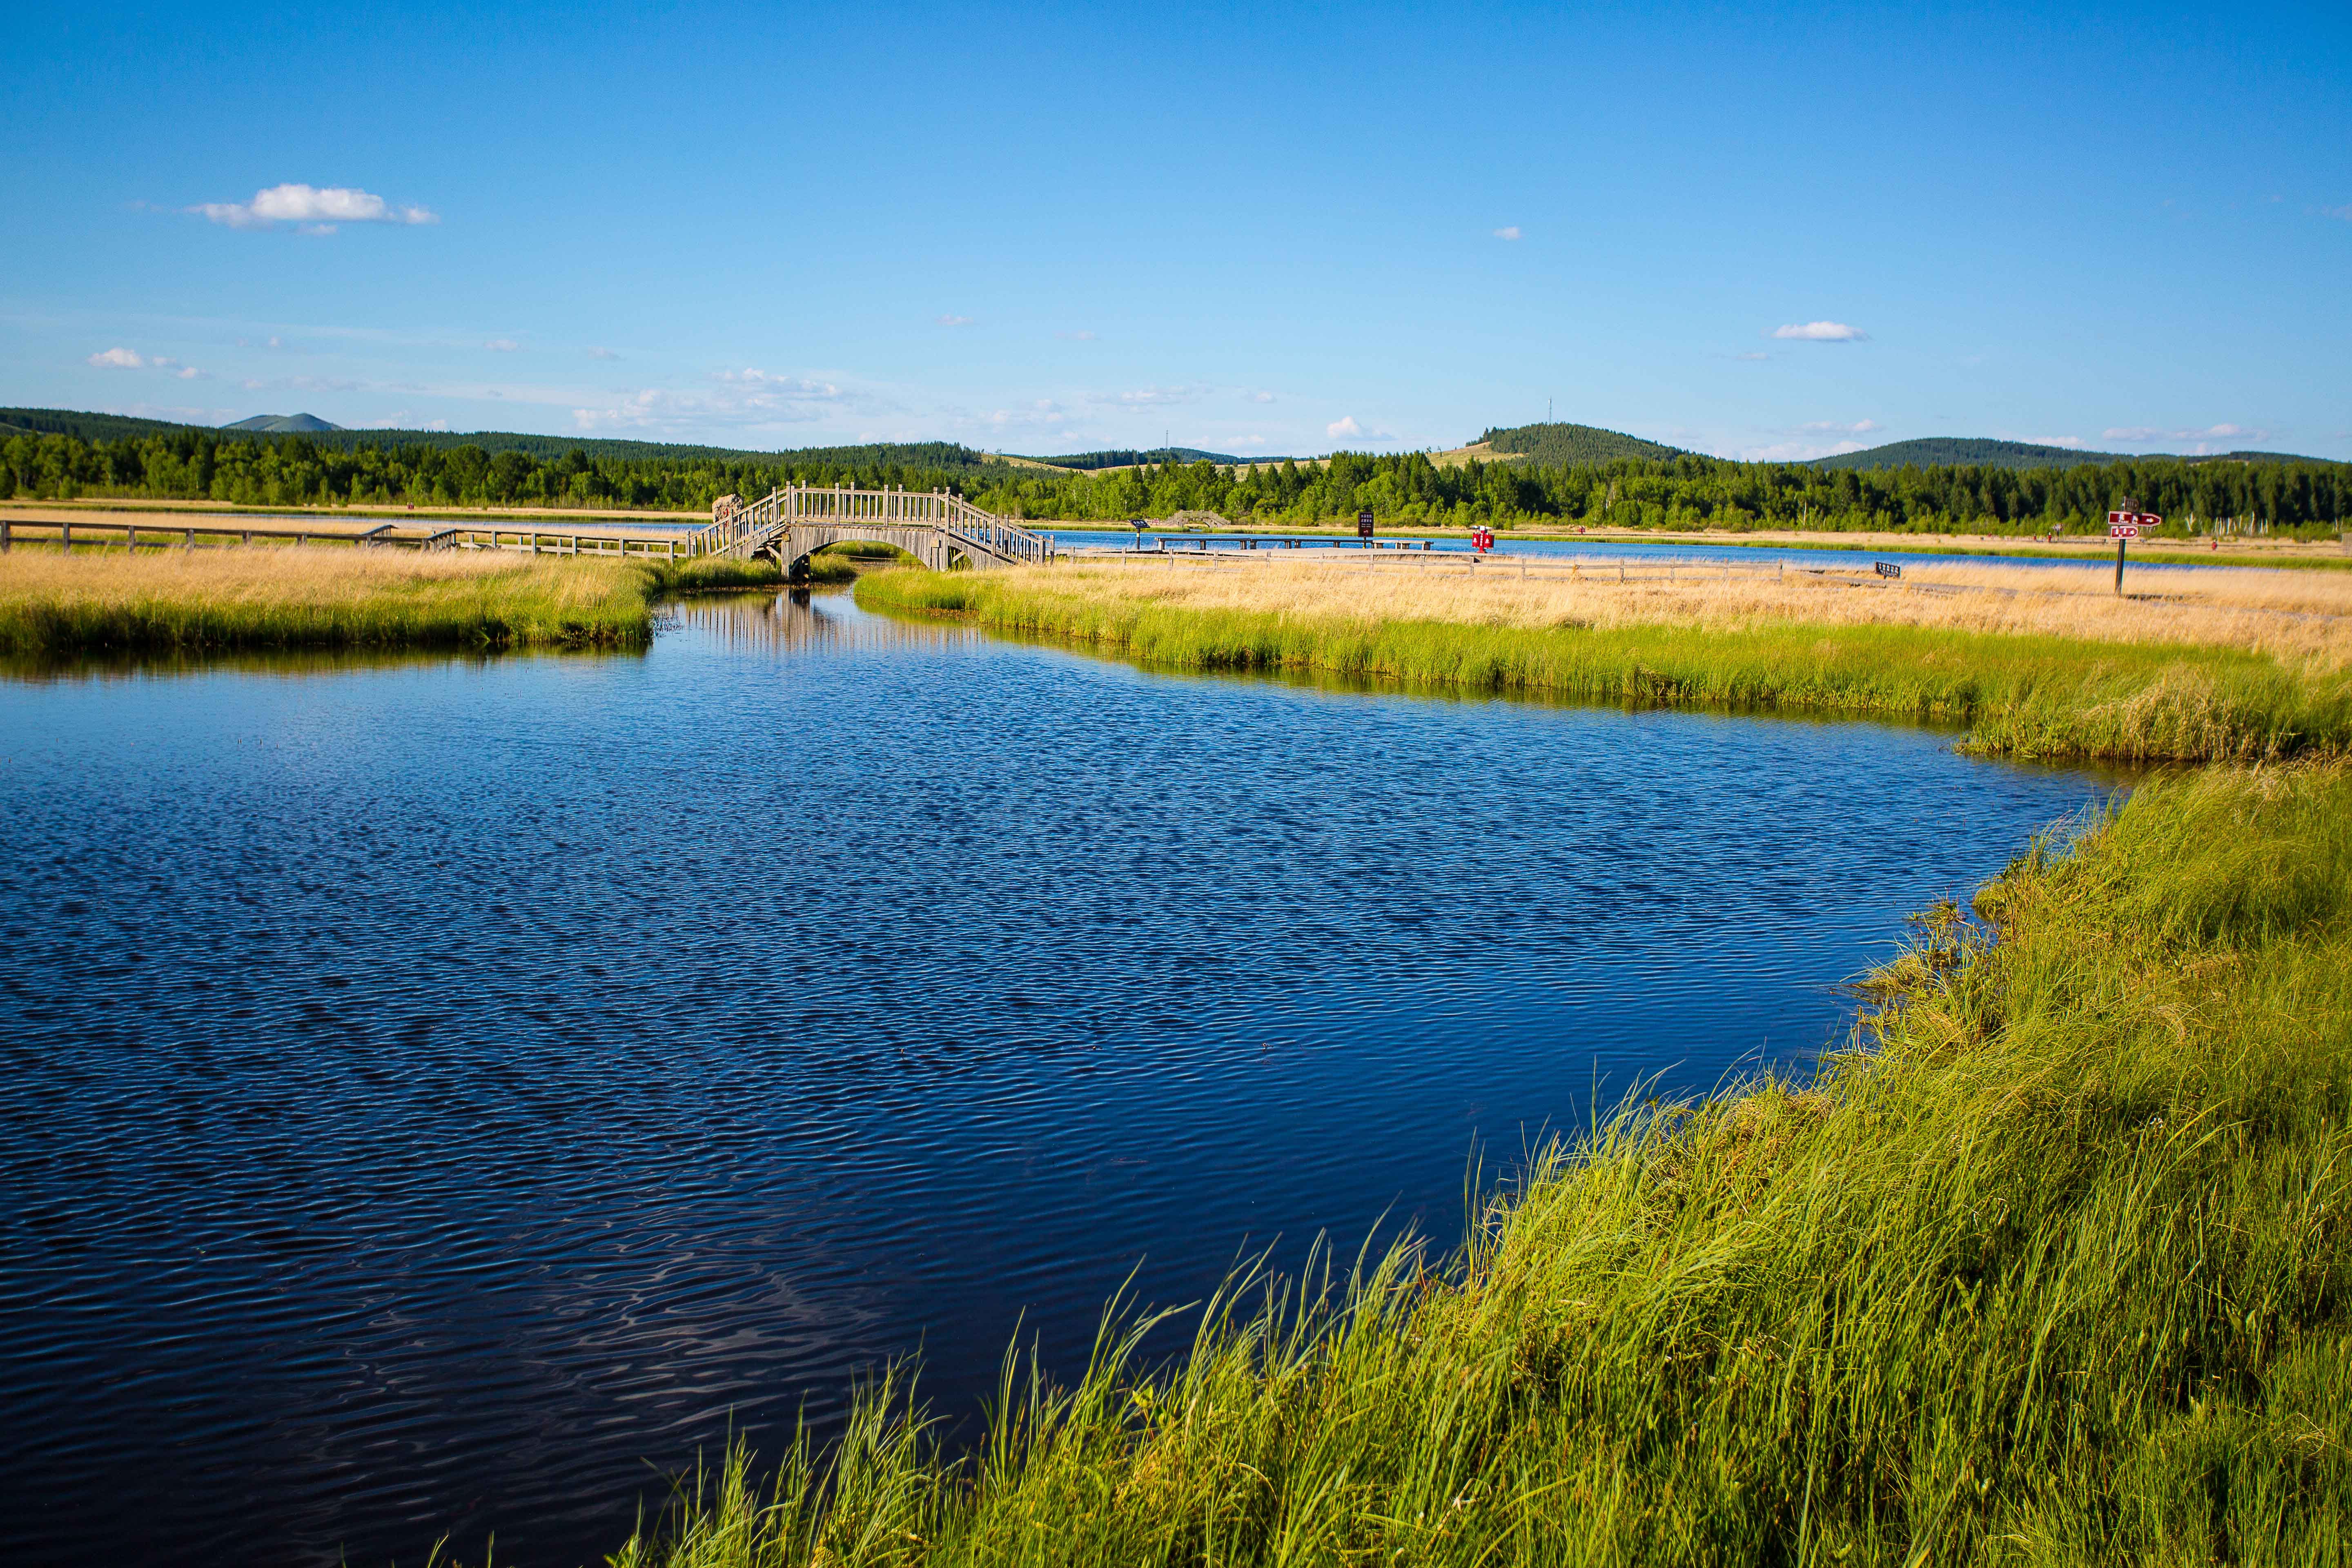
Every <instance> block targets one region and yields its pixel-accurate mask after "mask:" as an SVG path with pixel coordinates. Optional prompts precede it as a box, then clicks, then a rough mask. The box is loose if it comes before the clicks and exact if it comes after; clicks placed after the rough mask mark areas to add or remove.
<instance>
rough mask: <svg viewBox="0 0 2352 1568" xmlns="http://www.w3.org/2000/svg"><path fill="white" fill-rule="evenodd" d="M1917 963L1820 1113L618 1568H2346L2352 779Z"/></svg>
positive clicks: (1604, 1149) (2064, 892)
mask: <svg viewBox="0 0 2352 1568" xmlns="http://www.w3.org/2000/svg"><path fill="white" fill-rule="evenodd" d="M1979 903H1980V904H1981V906H1982V908H1983V909H1984V910H1985V911H1986V912H1987V913H1988V914H1989V915H1990V917H1991V920H1992V921H1993V927H1994V929H1995V930H1996V931H1997V933H1998V940H1997V941H1996V940H1992V939H1991V934H1990V932H1988V931H1986V930H1985V929H1984V928H1982V927H1980V926H1979V925H1977V924H1976V923H1975V922H1973V921H1968V920H1966V919H1964V918H1963V917H1962V916H1961V914H1960V912H1959V911H1958V910H1955V909H1950V908H1947V909H1946V910H1942V911H1941V912H1940V913H1939V914H1937V915H1936V916H1934V917H1932V918H1930V919H1928V920H1927V921H1924V922H1923V924H1922V927H1921V930H1920V932H1919V936H1918V940H1917V943H1916V946H1915V948H1914V949H1913V951H1912V952H1910V953H1908V954H1906V956H1905V958H1904V959H1903V960H1902V961H1899V962H1898V963H1895V964H1893V965H1890V966H1889V967H1888V969H1887V970H1886V971H1885V972H1883V973H1882V974H1881V975H1880V976H1879V977H1878V981H1879V984H1877V986H1876V988H1875V990H1876V996H1877V1001H1876V1004H1875V1005H1874V1006H1873V1007H1872V1008H1871V1009H1870V1010H1869V1011H1868V1012H1867V1013H1866V1014H1865V1016H1864V1018H1863V1020H1862V1021H1861V1023H1860V1024H1859V1025H1858V1026H1857V1028H1856V1037H1855V1039H1854V1041H1853V1047H1852V1048H1850V1049H1849V1050H1847V1051H1846V1052H1844V1053H1843V1054H1842V1055H1839V1056H1837V1057H1835V1058H1832V1060H1830V1061H1829V1062H1828V1063H1827V1064H1826V1065H1825V1067H1824V1068H1823V1069H1822V1071H1821V1072H1820V1073H1819V1074H1818V1075H1817V1076H1816V1077H1814V1078H1813V1079H1811V1080H1810V1081H1802V1082H1801V1081H1797V1080H1791V1079H1780V1078H1773V1077H1767V1078H1760V1079H1757V1080H1755V1081H1753V1082H1751V1083H1748V1084H1747V1085H1745V1086H1743V1087H1741V1088H1739V1089H1737V1090H1735V1091H1732V1092H1728V1093H1726V1094H1723V1095H1720V1096H1717V1097H1716V1098H1713V1099H1709V1100H1705V1101H1702V1102H1697V1103H1688V1104H1675V1105H1670V1106H1654V1105H1635V1106H1629V1107H1627V1108H1626V1109H1625V1110H1622V1111H1621V1112H1619V1113H1618V1114H1617V1115H1615V1116H1614V1117H1613V1118H1611V1119H1608V1120H1606V1121H1604V1122H1603V1123H1602V1124H1601V1125H1600V1126H1599V1127H1597V1128H1596V1129H1594V1130H1593V1131H1591V1133H1590V1134H1588V1135H1587V1136H1584V1137H1582V1138H1580V1139H1577V1140H1574V1141H1571V1142H1562V1143H1559V1144H1558V1145H1556V1146H1554V1147H1552V1148H1551V1149H1549V1150H1548V1151H1547V1152H1544V1153H1543V1154H1542V1155H1541V1156H1540V1157H1539V1158H1538V1159H1536V1160H1535V1162H1534V1163H1533V1165H1532V1167H1531V1168H1530V1169H1529V1170H1528V1172H1527V1173H1525V1176H1524V1178H1523V1179H1522V1180H1521V1181H1519V1182H1518V1183H1517V1184H1515V1186H1514V1187H1513V1188H1512V1189H1511V1190H1509V1191H1507V1192H1504V1193H1500V1194H1496V1195H1495V1196H1493V1198H1492V1199H1491V1200H1490V1201H1489V1202H1488V1204H1487V1205H1486V1207H1485V1209H1484V1211H1483V1212H1482V1213H1481V1214H1480V1215H1478V1216H1477V1219H1476V1223H1475V1225H1474V1226H1473V1227H1472V1230H1471V1235H1470V1237H1469V1240H1468V1242H1467V1244H1466V1245H1465V1247H1464V1248H1462V1249H1461V1250H1460V1251H1458V1252H1455V1253H1453V1254H1451V1255H1447V1256H1444V1257H1439V1256H1436V1255H1434V1254H1433V1252H1432V1251H1431V1249H1429V1248H1428V1247H1425V1246H1421V1245H1415V1244H1412V1243H1410V1242H1408V1243H1404V1244H1401V1245H1399V1246H1397V1247H1392V1248H1391V1249H1390V1250H1388V1251H1387V1252H1386V1253H1385V1254H1384V1255H1382V1256H1380V1257H1378V1258H1374V1259H1371V1260H1370V1261H1369V1262H1367V1263H1363V1264H1360V1266H1359V1267H1358V1268H1356V1269H1355V1270H1354V1271H1352V1272H1351V1273H1350V1274H1349V1276H1348V1277H1347V1278H1346V1279H1340V1280H1333V1279H1329V1278H1328V1275H1327V1276H1324V1277H1320V1278H1315V1279H1310V1280H1309V1281H1308V1282H1307V1283H1306V1284H1305V1285H1304V1286H1301V1285H1297V1284H1285V1283H1283V1282H1280V1281H1266V1280H1259V1281H1255V1282H1245V1283H1244V1286H1243V1287H1242V1288H1240V1289H1234V1290H1232V1291H1229V1292H1227V1293H1226V1294H1225V1295H1223V1297H1221V1298H1220V1299H1219V1300H1216V1301H1214V1302H1213V1303H1211V1304H1209V1306H1208V1307H1207V1308H1206V1310H1204V1311H1202V1312H1201V1313H1200V1314H1199V1315H1198V1318H1197V1321H1196V1327H1195V1331H1194V1333H1193V1337H1192V1344H1191V1348H1190V1352H1189V1353H1188V1354H1187V1355H1186V1356H1185V1357H1184V1358H1182V1360H1181V1362H1179V1363H1176V1364H1174V1365H1172V1366H1167V1367H1159V1368H1154V1367H1152V1366H1149V1365H1146V1364H1144V1363H1142V1361H1141V1359H1140V1357H1139V1336H1140V1332H1141V1330H1142V1327H1143V1325H1144V1323H1145V1322H1146V1321H1147V1320H1144V1319H1141V1318H1138V1317H1135V1316H1133V1315H1131V1314H1130V1315H1126V1316H1120V1315H1118V1314H1114V1315H1112V1316H1111V1317H1108V1318H1107V1320H1106V1329H1105V1331H1104V1333H1103V1335H1102V1337H1101V1339H1100V1341H1099V1342H1098V1345H1097V1352H1096V1354H1095V1356H1094V1358H1093V1361H1092V1363H1091V1364H1089V1365H1088V1366H1087V1367H1086V1368H1085V1369H1083V1371H1082V1373H1080V1374H1079V1375H1078V1376H1077V1377H1076V1379H1075V1381H1073V1382H1071V1383H1069V1384H1055V1383H1054V1382H1053V1381H1051V1380H1050V1379H1049V1378H1048V1377H1046V1376H1045V1374H1044V1373H1042V1372H1040V1371H1039V1370H1037V1369H1036V1368H1035V1367H1034V1364H1032V1365H1021V1364H1019V1363H1016V1362H1015V1361H1013V1360H1012V1359H1008V1362H1007V1368H1006V1375H1005V1378H1004V1382H1003V1388H1002V1392H1001V1394H1000V1396H999V1399H998V1402H997V1408H996V1410H995V1411H994V1412H993V1415H992V1426H991V1428H990V1430H989V1432H988V1433H987V1435H986V1437H985V1440H984V1442H983V1443H982V1446H981V1447H980V1448H979V1450H978V1451H977V1452H976V1453H974V1454H972V1455H970V1456H967V1457H963V1458H956V1457H953V1456H951V1455H950V1454H949V1453H948V1452H946V1451H945V1450H944V1449H943V1448H941V1447H940V1446H938V1445H937V1444H936V1443H935V1442H934V1441H933V1440H932V1436H931V1434H930V1433H929V1430H928V1429H927V1428H926V1427H925V1426H923V1424H922V1422H921V1420H920V1419H919V1416H918V1415H915V1414H913V1413H911V1412H910V1411H909V1410H908V1407H907V1405H906V1403H905V1401H904V1398H903V1386H902V1385H900V1384H894V1383H890V1382H886V1383H885V1384H882V1385H881V1386H879V1387H877V1388H876V1389H873V1390H870V1391H868V1393H867V1394H866V1396H865V1398H864V1399H863V1400H862V1402H861V1403H860V1405H859V1406H858V1407H857V1410H856V1414H855V1415H854V1417H853V1419H852V1420H851V1422H850V1423H849V1426H848V1429H847V1432H846V1434H845V1436H843V1437H842V1438H841V1439H840V1440H839V1441H838V1442H837V1443H835V1444H834V1445H832V1446H830V1447H824V1448H820V1447H819V1446H817V1445H816V1444H814V1442H813V1441H812V1440H811V1439H810V1438H809V1436H807V1435H806V1434H805V1433H803V1434H801V1435H800V1436H798V1437H797V1438H795V1439H793V1441H791V1442H790V1443H789V1444H788V1445H787V1446H786V1447H785V1448H784V1451H783V1453H782V1455H781V1456H780V1457H779V1462H778V1463H776V1464H775V1465H774V1467H773V1468H772V1469H770V1470H768V1471H766V1472H764V1473H765V1474H766V1475H767V1476H768V1477H769V1478H770V1479H767V1480H766V1481H765V1482H764V1483H755V1481H754V1479H753V1478H754V1477H755V1475H760V1474H761V1473H763V1472H762V1471H761V1468H760V1467H759V1466H758V1465H756V1464H755V1463H754V1462H753V1461H752V1459H751V1456H750V1455H749V1453H748V1452H747V1451H746V1450H743V1449H740V1448H739V1449H738V1450H737V1451H735V1452H734V1453H733V1454H732V1455H730V1457H729V1459H728V1461H727V1463H726V1464H725V1465H724V1466H723V1467H721V1468H720V1469H719V1471H718V1472H716V1473H715V1474H714V1475H713V1476H711V1477H710V1478H709V1485H708V1487H707V1488H706V1489H704V1490H703V1491H702V1492H701V1493H700V1494H699V1495H696V1496H693V1497H690V1498H688V1499H687V1500H685V1506H684V1507H683V1508H682V1509H680V1510H677V1511H676V1512H674V1513H673V1514H672V1515H671V1516H670V1518H669V1519H668V1521H667V1523H666V1524H665V1525H664V1526H663V1527H661V1528H658V1529H649V1530H647V1531H645V1532H643V1533H641V1534H640V1535H639V1536H638V1537H637V1538H636V1539H635V1540H633V1541H631V1542H629V1543H628V1544H627V1545H626V1547H625V1549H624V1550H623V1551H622V1552H620V1554H619V1555H618V1556H617V1557H615V1558H614V1562H615V1563H619V1564H624V1565H626V1568H737V1565H745V1568H748V1565H751V1564H762V1565H777V1568H782V1565H786V1564H802V1563H807V1564H816V1563H826V1564H836V1563H838V1564H846V1563H867V1564H908V1565H913V1564H934V1563H937V1564H944V1563H957V1564H990V1563H1039V1564H1043V1563H1232V1564H1243V1563H1294V1562H1313V1563H1416V1564H1420V1563H1431V1564H1454V1563H1458V1564H1463V1565H1465V1568H1467V1565H1470V1564H1491V1563H1677V1564H1679V1563H1885V1564H1915V1563H1962V1562H1967V1563H2008V1562H2016V1563H2026V1562H2032V1563H2114V1562H2126V1561H2146V1562H2165V1563H2214V1562H2229V1563H2321V1562H2341V1561H2343V1560H2344V1556H2345V1553H2346V1552H2347V1547H2352V1205H2347V1200H2352V1122H2347V1112H2352V774H2347V772H2346V771H2345V770H2344V769H2343V768H2342V767H2341V766H2333V765H2331V766H2327V767H2311V766H2303V767H2293V768H2286V769H2266V770H2259V771H2257V770H2238V769H2216V770H2210V771H2207V772H2204V773H2199V774H2194V775H2189V776H2182V777H2176V778H2172V779H2168V780H2162V781H2159V782H2157V783H2155V784H2150V785H2148V786H2147V787H2146V788H2143V789H2142V790H2140V791H2138V792H2137V793H2136V794H2135V795H2134V796H2133V797H2132V799H2131V800H2130V802H2129V804H2128V805H2126V806H2125V807H2123V809H2122V810H2121V811H2120V812H2119V813H2116V814H2115V815H2113V816H2108V817H2105V818H2103V819H2101V820H2099V821H2098V822H2096V823H2094V824H2091V825H2089V826H2088V830H2087V831H2086V832H2085V833H2084V835H2083V836H2082V837H2080V838H2079V839H2078V840H2077V841H2076V842H2075V843H2074V844H2073V845H2071V846H2066V845H2062V844H2059V843H2056V842H2049V843H2045V844H2042V845H2041V846H2038V847H2036V848H2035V849H2034V850H2033V852H2032V853H2031V854H2029V855H2028V856H2026V857H2025V858H2022V859H2021V860H2020V861H2018V862H2017V863H2016V864H2014V865H2013V866H2011V868H2009V870H2008V872H2007V873H2006V874H2005V875H2004V876H2003V877H2002V878H2001V879H2000V880H1999V881H1998V882H1997V883H1995V884H1993V885H1992V886H1991V887H1990V888H1989V889H1987V890H1986V893H1985V895H1984V896H1983V897H1982V898H1981V899H1980V900H1979Z"/></svg>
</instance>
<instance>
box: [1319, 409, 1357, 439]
mask: <svg viewBox="0 0 2352 1568" xmlns="http://www.w3.org/2000/svg"><path fill="white" fill-rule="evenodd" d="M1363 433H1364V427H1363V426H1360V425H1359V424H1357V423H1356V416H1354V415H1352V414H1350V415H1348V416H1345V417H1344V418H1339V419H1334V420H1333V421H1331V423H1329V424H1328V425H1326V426H1323V434H1325V435H1326V436H1328V437H1331V439H1333V440H1334V441H1345V440H1347V439H1349V437H1356V436H1361V435H1362V434H1363Z"/></svg>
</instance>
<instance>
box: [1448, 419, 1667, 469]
mask: <svg viewBox="0 0 2352 1568" xmlns="http://www.w3.org/2000/svg"><path fill="white" fill-rule="evenodd" d="M1478 440H1479V442H1481V443H1483V444H1485V446H1486V447H1487V449H1488V450H1490V451H1492V452H1494V453H1496V455H1498V456H1510V457H1524V458H1527V459H1528V461H1529V462H1531V463H1534V464H1537V465H1538V466H1539V467H1542V468H1564V467H1566V466H1567V465H1569V464H1570V463H1609V462H1614V461H1616V460H1618V459H1619V458H1641V459H1643V460H1646V461H1649V462H1663V461H1664V460H1665V459H1666V458H1679V457H1681V456H1682V449H1681V448H1680V447H1663V446H1660V445H1659V444H1658V443H1657V442H1655V441H1644V440H1643V439H1642V438H1641V437H1639V436H1628V435H1626V434H1625V433H1624V432H1623V431H1622V430H1603V429H1601V428H1600V427H1599V426H1592V425H1519V426H1514V427H1512V428H1511V429H1508V430H1493V429H1490V430H1488V431H1487V432H1486V434H1485V435H1483V436H1481V437H1478Z"/></svg>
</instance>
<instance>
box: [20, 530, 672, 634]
mask: <svg viewBox="0 0 2352 1568" xmlns="http://www.w3.org/2000/svg"><path fill="white" fill-rule="evenodd" d="M224 553H226V552H224ZM295 553H296V552H291V551H286V552H269V555H270V556H292V555H294V554H295ZM306 554H307V552H306ZM18 564H19V566H23V565H26V564H28V563H18ZM29 564H31V565H32V566H33V567H34V570H33V571H32V572H30V573H27V572H25V571H21V570H16V569H12V570H11V571H10V572H9V573H8V574H5V578H0V653H10V654H19V655H34V656H40V657H58V656H62V655H68V654H85V653H108V652H150V653H152V652H167V653H199V652H205V651H212V650H227V649H264V648H372V649H382V648H443V649H446V648H484V649H490V648H506V647H642V646H644V645H645V644H646V642H648V641H649V640H650V639H651V637H652V634H653V618H652V613H651V610H650V608H649V606H648V605H647V602H646V583H645V581H644V578H643V576H642V575H641V574H639V573H638V572H637V571H635V569H632V568H624V567H620V566H616V565H609V564H602V563H576V562H564V563H549V562H541V563H518V564H516V565H515V566H513V567H511V568H509V569H506V570H497V571H476V572H467V573H458V574H446V575H436V574H415V575H404V574H399V573H396V572H393V571H385V570H380V569H373V568H374V566H375V563H362V564H365V565H368V566H369V567H371V569H370V570H367V571H364V572H362V571H358V570H356V569H355V568H351V567H339V565H338V564H337V563H335V561H334V560H333V559H332V558H329V559H327V560H326V561H324V562H323V563H322V562H320V561H319V560H315V559H306V560H304V561H300V562H291V563H289V562H288V561H285V560H270V559H266V558H264V559H259V560H257V562H256V563H231V565H232V566H244V565H247V564H250V565H251V568H252V569H251V572H250V573H249V574H239V573H237V572H235V571H232V570H230V569H228V568H226V567H222V566H220V564H219V563H206V566H207V569H206V570H205V571H202V572H200V573H192V574H185V575H177V574H173V573H171V572H169V571H154V570H142V565H141V563H125V562H121V561H115V562H112V563H109V562H106V561H103V560H93V561H89V562H82V561H79V560H76V561H52V562H50V563H47V564H46V565H45V566H44V565H42V564H41V563H29Z"/></svg>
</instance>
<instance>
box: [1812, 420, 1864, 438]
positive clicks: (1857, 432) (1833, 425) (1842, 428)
mask: <svg viewBox="0 0 2352 1568" xmlns="http://www.w3.org/2000/svg"><path fill="white" fill-rule="evenodd" d="M1797 428H1798V429H1800V430H1834V431H1837V432H1838V433H1839V434H1840V435H1843V436H1867V435H1869V434H1870V433H1871V432H1872V431H1873V430H1882V429H1885V426H1882V425H1881V424H1879V422H1878V421H1877V420H1875V419H1857V420H1855V421H1854V422H1853V424H1851V425H1841V424H1839V423H1838V422H1837V421H1836V420H1834V419H1816V420H1815V421H1813V422H1812V423H1811V424H1810V425H1800V426H1797Z"/></svg>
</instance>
